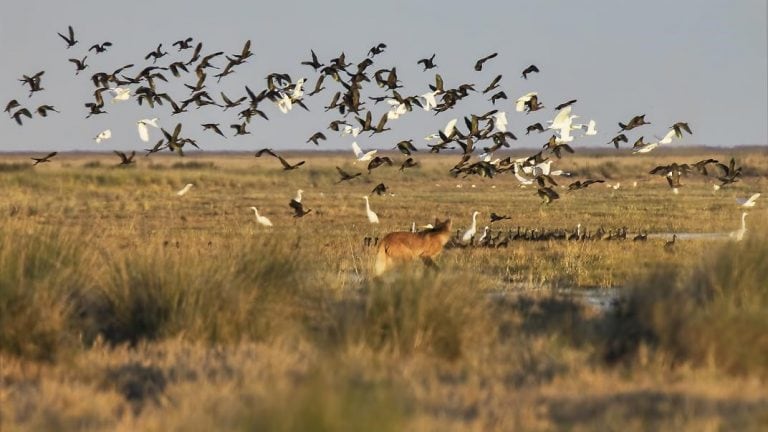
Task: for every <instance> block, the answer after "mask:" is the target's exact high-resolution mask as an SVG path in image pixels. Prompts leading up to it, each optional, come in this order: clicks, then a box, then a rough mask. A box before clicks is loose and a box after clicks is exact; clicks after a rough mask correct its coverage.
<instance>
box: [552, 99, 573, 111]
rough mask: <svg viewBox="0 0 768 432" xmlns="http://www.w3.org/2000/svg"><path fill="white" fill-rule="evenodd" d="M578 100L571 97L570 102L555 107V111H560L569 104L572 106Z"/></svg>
mask: <svg viewBox="0 0 768 432" xmlns="http://www.w3.org/2000/svg"><path fill="white" fill-rule="evenodd" d="M576 102H577V100H576V99H571V100H569V101H568V102H563V103H561V104H560V105H558V106H556V107H555V111H560V110H561V109H563V108H565V107H567V106H571V105H573V104H575V103H576Z"/></svg>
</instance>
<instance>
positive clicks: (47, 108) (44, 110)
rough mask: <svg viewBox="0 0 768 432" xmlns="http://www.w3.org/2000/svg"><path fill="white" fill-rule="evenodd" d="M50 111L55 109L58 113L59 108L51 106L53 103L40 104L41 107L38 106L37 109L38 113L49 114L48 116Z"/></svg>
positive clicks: (44, 115) (40, 114)
mask: <svg viewBox="0 0 768 432" xmlns="http://www.w3.org/2000/svg"><path fill="white" fill-rule="evenodd" d="M50 111H53V112H56V113H58V112H59V111H58V110H56V108H54V107H53V106H51V105H40V106H39V107H37V109H36V110H35V112H37V114H38V115H39V116H40V117H47V116H48V113H49V112H50Z"/></svg>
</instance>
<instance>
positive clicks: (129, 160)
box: [114, 150, 136, 165]
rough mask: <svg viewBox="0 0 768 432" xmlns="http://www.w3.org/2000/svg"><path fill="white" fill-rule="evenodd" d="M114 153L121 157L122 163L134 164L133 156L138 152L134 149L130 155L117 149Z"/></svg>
mask: <svg viewBox="0 0 768 432" xmlns="http://www.w3.org/2000/svg"><path fill="white" fill-rule="evenodd" d="M114 153H115V154H116V155H117V156H119V157H120V165H130V164H132V163H133V162H134V161H133V158H134V156H136V152H135V151H132V152H131V155H130V156H128V155H126V154H125V153H123V152H121V151H117V150H115V151H114Z"/></svg>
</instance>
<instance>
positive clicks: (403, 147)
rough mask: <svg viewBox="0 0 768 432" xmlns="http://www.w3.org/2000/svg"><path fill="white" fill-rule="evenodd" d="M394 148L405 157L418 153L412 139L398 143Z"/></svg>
mask: <svg viewBox="0 0 768 432" xmlns="http://www.w3.org/2000/svg"><path fill="white" fill-rule="evenodd" d="M395 148H396V149H398V150H400V153H402V154H404V155H406V156H410V155H411V152H415V151H418V150H417V149H416V146H414V145H413V140H412V139H409V140H403V141H400V142H399V143H397V144H395Z"/></svg>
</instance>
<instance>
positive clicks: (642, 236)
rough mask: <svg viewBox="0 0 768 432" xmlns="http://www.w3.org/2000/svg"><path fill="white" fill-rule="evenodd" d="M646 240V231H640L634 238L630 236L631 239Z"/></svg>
mask: <svg viewBox="0 0 768 432" xmlns="http://www.w3.org/2000/svg"><path fill="white" fill-rule="evenodd" d="M646 240H648V233H646V232H641V233H639V234H638V235H636V236H635V237H634V238H632V241H646Z"/></svg>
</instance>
